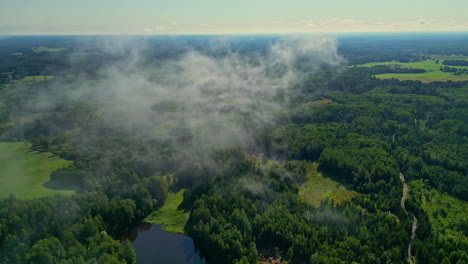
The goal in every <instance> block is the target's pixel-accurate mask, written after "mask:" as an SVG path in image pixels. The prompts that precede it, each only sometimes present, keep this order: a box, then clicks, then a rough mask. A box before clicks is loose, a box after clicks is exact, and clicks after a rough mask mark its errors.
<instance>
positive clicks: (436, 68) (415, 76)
mask: <svg viewBox="0 0 468 264" xmlns="http://www.w3.org/2000/svg"><path fill="white" fill-rule="evenodd" d="M450 59H452V58H450ZM377 65H400V67H401V68H413V69H424V70H426V71H427V72H425V73H385V74H378V75H375V77H377V78H380V79H392V78H395V79H399V80H418V81H422V82H435V81H448V80H451V81H468V76H467V75H453V74H452V73H451V72H441V71H440V67H444V66H448V65H443V64H442V59H440V60H439V63H436V60H435V59H432V60H425V61H418V62H408V63H403V62H394V61H393V62H372V63H365V64H360V65H356V66H358V67H372V66H377ZM449 67H455V68H462V69H468V66H449Z"/></svg>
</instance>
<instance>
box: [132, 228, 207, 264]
mask: <svg viewBox="0 0 468 264" xmlns="http://www.w3.org/2000/svg"><path fill="white" fill-rule="evenodd" d="M125 238H127V239H129V240H131V241H133V243H132V245H133V248H134V249H135V252H136V259H137V264H156V263H158V264H165V263H168V264H205V260H204V259H202V258H201V257H200V255H199V254H198V252H197V250H196V249H195V245H194V244H193V240H192V238H190V237H189V236H185V235H179V234H173V233H169V232H166V231H164V230H163V229H162V228H161V226H157V225H152V224H149V223H145V222H143V223H140V225H138V226H137V227H135V228H134V229H133V230H131V231H130V232H129V233H128V234H127V236H126V237H125Z"/></svg>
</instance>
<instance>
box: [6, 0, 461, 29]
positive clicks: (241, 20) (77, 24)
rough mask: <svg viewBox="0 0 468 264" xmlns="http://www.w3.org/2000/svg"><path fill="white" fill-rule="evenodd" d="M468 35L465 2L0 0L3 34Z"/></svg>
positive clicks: (408, 0)
mask: <svg viewBox="0 0 468 264" xmlns="http://www.w3.org/2000/svg"><path fill="white" fill-rule="evenodd" d="M373 31H468V0H444V1H441V0H326V1H317V0H165V1H161V0H152V1H151V0H133V1H131V0H73V1H71V0H0V33H3V34H244V33H306V32H373Z"/></svg>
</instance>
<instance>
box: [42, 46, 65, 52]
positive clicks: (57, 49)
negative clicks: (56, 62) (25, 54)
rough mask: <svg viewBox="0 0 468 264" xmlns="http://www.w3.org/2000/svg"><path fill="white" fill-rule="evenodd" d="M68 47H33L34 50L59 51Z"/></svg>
mask: <svg viewBox="0 0 468 264" xmlns="http://www.w3.org/2000/svg"><path fill="white" fill-rule="evenodd" d="M67 49H68V48H48V47H46V46H40V47H36V48H33V51H34V52H59V51H62V50H67Z"/></svg>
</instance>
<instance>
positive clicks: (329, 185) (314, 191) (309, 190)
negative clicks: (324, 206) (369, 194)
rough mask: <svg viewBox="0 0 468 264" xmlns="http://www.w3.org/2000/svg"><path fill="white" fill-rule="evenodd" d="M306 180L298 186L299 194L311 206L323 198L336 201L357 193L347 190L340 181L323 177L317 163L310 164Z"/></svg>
mask: <svg viewBox="0 0 468 264" xmlns="http://www.w3.org/2000/svg"><path fill="white" fill-rule="evenodd" d="M307 174H308V175H307V181H306V182H305V183H304V184H303V185H302V186H300V187H299V196H300V197H301V199H302V200H303V201H305V202H306V203H308V204H311V205H313V206H319V205H320V202H322V201H323V200H325V199H327V198H328V199H333V200H334V201H335V202H336V203H340V202H342V201H346V200H350V199H351V198H353V197H354V196H356V195H357V194H358V193H357V192H354V191H349V190H347V189H346V188H345V187H344V186H343V185H341V184H340V183H338V182H336V181H333V180H331V179H329V178H325V177H324V176H323V175H322V173H320V172H318V171H317V163H312V164H311V165H310V168H309V171H308V173H307Z"/></svg>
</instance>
